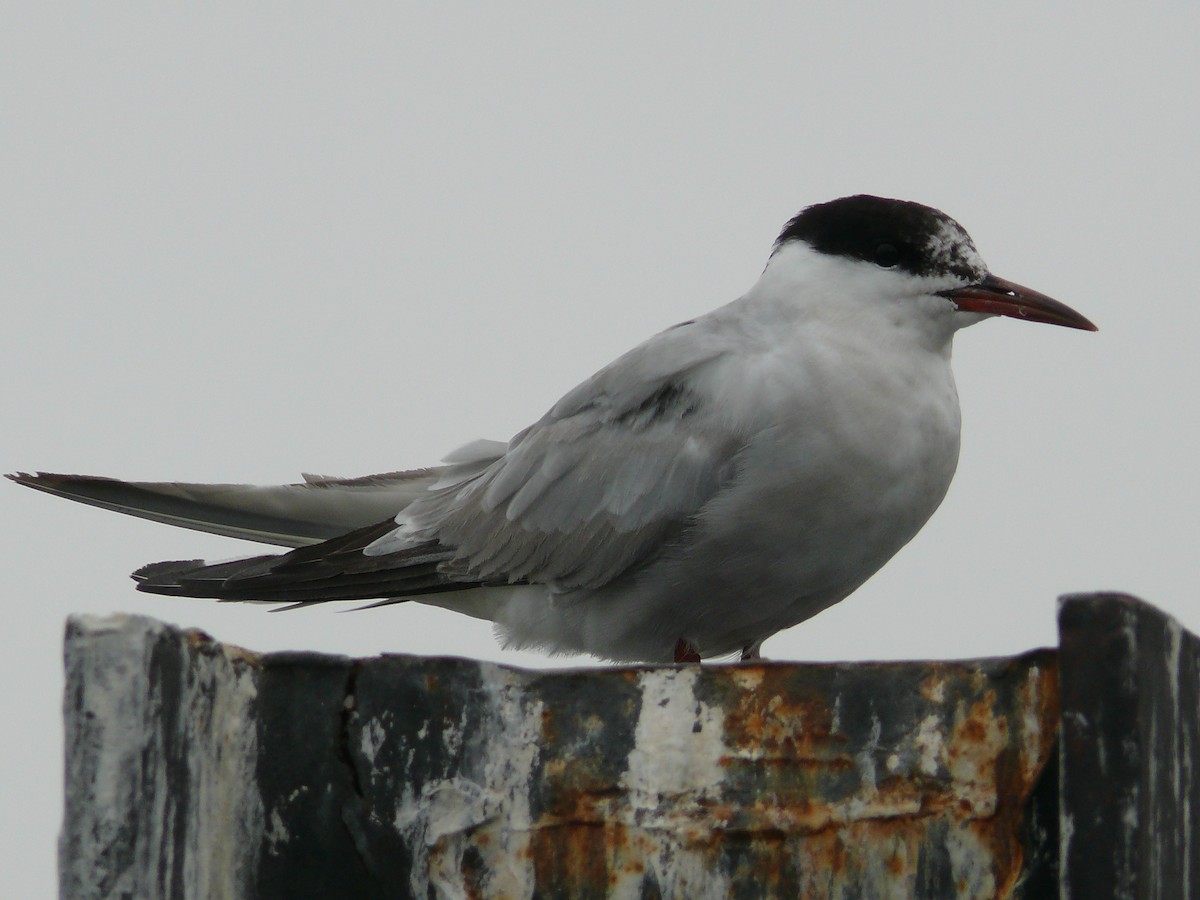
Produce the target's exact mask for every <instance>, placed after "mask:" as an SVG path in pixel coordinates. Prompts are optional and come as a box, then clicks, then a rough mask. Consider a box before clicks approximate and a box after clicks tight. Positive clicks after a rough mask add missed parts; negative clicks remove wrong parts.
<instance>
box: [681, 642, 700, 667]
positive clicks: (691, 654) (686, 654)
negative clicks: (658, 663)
mask: <svg viewBox="0 0 1200 900" xmlns="http://www.w3.org/2000/svg"><path fill="white" fill-rule="evenodd" d="M675 662H677V663H689V662H690V663H698V662H700V651H699V650H697V649H696V648H695V647H693V646H692V645H691V644H689V643H688V642H687V641H685V640H684V639H683V638H680V639H679V640H678V641H676V642H675Z"/></svg>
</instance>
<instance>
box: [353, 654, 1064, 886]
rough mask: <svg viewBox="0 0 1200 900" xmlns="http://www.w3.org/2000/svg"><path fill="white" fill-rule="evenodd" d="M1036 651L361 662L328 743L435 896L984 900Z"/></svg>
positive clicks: (997, 880) (1042, 699) (1046, 725)
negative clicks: (669, 664) (698, 660)
mask: <svg viewBox="0 0 1200 900" xmlns="http://www.w3.org/2000/svg"><path fill="white" fill-rule="evenodd" d="M1056 678H1057V672H1056V665H1055V656H1054V654H1053V653H1052V652H1049V651H1044V652H1037V653H1031V654H1027V655H1025V656H1022V657H1018V658H1015V659H1006V660H994V661H980V662H966V663H897V664H877V665H865V664H857V665H780V664H769V663H767V664H755V665H739V666H730V667H705V668H700V667H694V666H693V667H679V668H657V669H622V670H613V669H607V670H589V671H586V672H569V673H555V674H543V675H538V674H532V673H522V672H515V671H512V670H507V669H501V668H498V667H493V666H477V665H475V664H470V663H464V662H461V661H456V660H414V659H412V658H393V659H384V660H379V661H375V662H372V663H371V665H370V666H369V667H365V668H363V669H362V670H361V671H360V673H359V676H358V679H357V686H356V692H355V705H356V708H355V711H354V714H353V716H352V717H351V720H350V729H351V734H350V740H349V746H350V748H351V749H352V752H353V759H354V765H355V769H356V771H357V772H358V774H359V778H360V779H361V782H362V785H363V796H364V801H365V803H366V804H367V806H368V809H369V817H370V819H371V820H372V821H373V822H375V823H378V824H379V825H381V826H383V827H385V828H394V829H395V830H396V832H397V834H398V836H399V838H400V845H402V847H403V848H404V852H405V854H406V855H407V857H408V858H409V860H410V863H409V868H408V874H409V881H408V887H409V889H411V890H412V892H413V893H414V894H416V893H420V894H422V895H423V894H424V893H425V890H426V887H427V886H428V885H434V886H436V888H437V889H438V891H439V894H444V895H446V896H478V897H494V896H514V897H519V896H526V897H528V896H566V897H606V896H620V897H644V896H676V897H736V896H745V897H764V896H813V897H955V896H958V897H995V896H1008V895H1011V894H1012V893H1013V892H1014V888H1015V887H1016V886H1017V885H1018V883H1019V882H1020V880H1021V876H1022V873H1023V871H1024V865H1023V863H1024V856H1025V854H1024V848H1023V845H1022V835H1023V834H1024V832H1023V830H1022V827H1021V825H1022V817H1023V815H1024V813H1025V811H1026V801H1027V799H1028V797H1029V795H1030V792H1031V791H1032V789H1033V787H1034V784H1035V782H1036V780H1037V778H1038V776H1039V774H1040V773H1041V772H1042V770H1043V768H1044V767H1045V765H1046V762H1047V760H1048V758H1049V757H1050V755H1051V752H1052V748H1053V746H1054V741H1055V732H1056V723H1057V719H1058V698H1057V680H1056Z"/></svg>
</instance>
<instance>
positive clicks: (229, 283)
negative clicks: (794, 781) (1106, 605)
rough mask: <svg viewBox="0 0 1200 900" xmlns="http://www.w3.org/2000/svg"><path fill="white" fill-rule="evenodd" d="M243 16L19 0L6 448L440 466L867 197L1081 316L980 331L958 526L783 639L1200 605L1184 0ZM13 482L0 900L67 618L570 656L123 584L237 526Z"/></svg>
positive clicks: (1008, 630) (342, 642)
mask: <svg viewBox="0 0 1200 900" xmlns="http://www.w3.org/2000/svg"><path fill="white" fill-rule="evenodd" d="M227 6H228V8H227V9H226V10H224V11H221V10H219V9H217V8H215V7H212V6H208V7H206V8H205V9H204V10H203V11H198V10H193V11H190V12H186V13H185V12H180V11H177V10H173V11H165V10H163V9H160V8H156V9H153V10H150V9H143V10H141V11H133V10H131V7H129V6H127V5H126V6H122V7H120V10H119V11H118V9H117V8H116V7H113V6H107V5H96V6H82V5H79V6H75V7H71V6H58V5H55V6H51V5H49V4H26V3H7V4H4V5H3V6H0V9H2V10H3V21H2V22H0V77H2V78H3V88H4V89H3V110H2V116H3V122H4V127H3V131H2V133H0V141H2V142H3V143H2V145H0V146H2V148H3V149H2V154H3V155H2V161H3V165H2V166H0V221H2V226H0V227H2V229H3V232H2V234H0V275H2V281H0V284H2V287H0V290H2V291H3V295H4V297H5V301H4V318H3V325H2V332H0V342H2V346H0V366H2V367H3V391H2V392H0V404H2V409H0V416H2V418H0V421H3V423H4V424H3V434H4V439H3V441H2V442H0V451H2V452H0V468H3V469H4V470H6V471H13V470H19V469H24V470H32V469H42V470H48V471H65V472H86V473H92V474H104V475H112V476H117V477H124V478H131V479H140V480H190V481H246V482H264V483H265V482H281V481H291V480H295V479H296V477H297V476H298V474H299V473H300V472H301V471H309V472H316V473H321V474H331V475H360V474H366V473H370V472H377V471H387V470H393V469H398V468H410V467H416V466H420V465H426V464H430V463H432V462H434V461H436V460H437V459H439V458H440V456H441V455H442V454H444V453H445V452H447V451H449V450H451V449H453V448H454V447H456V446H458V445H460V444H462V443H464V442H466V441H468V440H471V439H474V438H476V437H491V438H507V437H509V436H510V435H511V434H513V433H514V432H516V431H517V430H519V429H520V428H522V427H524V426H525V425H526V424H528V423H529V422H530V421H532V420H533V419H534V418H536V417H538V416H540V415H541V414H542V413H543V412H544V411H545V409H546V408H548V407H549V406H550V405H551V404H552V403H553V402H554V401H555V400H556V399H557V398H558V397H559V396H560V395H561V394H562V393H563V392H565V391H566V390H567V389H569V388H570V387H572V386H574V385H575V384H577V383H578V382H579V381H581V380H582V379H583V378H585V377H586V376H588V375H589V374H591V373H592V372H593V371H595V370H596V369H597V368H599V367H600V366H602V365H603V364H605V363H607V362H608V361H609V360H610V359H612V358H613V357H615V356H616V355H618V354H619V353H621V352H623V351H624V350H626V349H628V348H629V347H631V346H632V345H634V344H635V343H637V342H639V341H640V340H642V339H643V338H645V337H647V336H649V335H650V334H652V333H654V332H656V331H658V330H660V329H662V328H664V327H666V326H668V325H671V324H673V323H675V322H677V321H680V320H682V319H685V318H688V317H690V316H693V315H695V314H698V313H701V312H704V311H707V310H708V309H711V308H713V307H715V306H718V305H720V304H722V303H725V302H727V301H729V300H731V299H733V298H735V297H736V296H738V295H739V294H740V293H742V292H743V291H744V290H745V289H746V288H748V287H749V286H750V285H751V284H752V283H753V282H754V280H755V279H756V277H757V276H758V273H759V271H760V270H761V268H762V265H763V263H764V261H765V259H766V255H767V253H768V251H769V249H770V246H771V242H772V240H773V239H774V238H775V236H776V234H777V233H778V231H779V228H780V226H781V225H782V224H783V222H784V221H785V220H786V219H788V218H789V217H790V216H791V215H792V214H794V213H795V212H796V211H797V210H798V209H799V208H801V207H802V206H805V205H807V204H809V203H814V202H819V201H823V200H828V199H831V198H834V197H837V196H841V195H844V194H849V193H859V192H870V193H878V194H883V195H886V196H894V197H902V198H906V199H913V200H919V201H921V202H924V203H928V204H931V205H933V206H937V207H939V208H941V209H944V210H945V211H946V212H948V213H949V214H950V215H952V216H954V217H955V218H957V219H958V220H959V221H960V222H962V223H963V224H964V225H965V226H966V228H967V229H968V230H969V231H970V232H971V234H972V235H973V236H974V238H975V240H976V243H977V245H978V246H979V248H980V250H981V251H982V253H983V256H984V258H985V259H986V260H987V261H988V263H989V265H990V266H991V268H992V270H993V271H994V272H995V273H997V274H999V275H1001V276H1003V277H1005V278H1009V279H1012V280H1015V281H1018V282H1021V283H1023V284H1027V285H1029V286H1031V287H1034V288H1037V289H1039V290H1041V291H1044V292H1046V293H1048V294H1050V295H1051V296H1054V297H1056V298H1058V299H1060V300H1062V301H1064V302H1066V303H1068V304H1070V305H1071V306H1074V307H1076V308H1077V309H1079V310H1080V311H1081V312H1083V313H1084V314H1085V315H1087V316H1089V317H1091V318H1092V319H1093V320H1094V321H1095V322H1096V323H1097V324H1098V325H1099V326H1100V332H1099V333H1097V334H1086V333H1083V332H1078V331H1069V330H1066V329H1060V328H1052V327H1049V326H1040V325H1030V324H1024V323H1019V322H1014V321H1011V320H1004V321H996V322H987V323H984V324H983V325H980V326H978V327H976V328H971V329H969V330H968V331H965V332H962V333H960V335H959V337H958V340H957V341H956V352H955V369H956V372H957V376H958V384H959V393H960V396H961V399H962V405H963V420H964V426H963V443H962V457H961V461H960V464H959V473H958V476H957V478H956V480H955V483H954V485H953V487H952V488H951V490H950V494H949V496H948V497H947V499H946V501H945V503H944V505H943V507H942V509H941V510H940V511H939V512H938V513H937V515H936V516H935V517H934V518H933V520H932V521H931V522H930V524H929V525H928V526H927V527H926V528H925V530H924V531H923V532H922V533H921V534H920V535H919V536H918V537H917V539H916V540H914V541H913V542H912V544H911V545H910V546H909V547H908V548H906V549H905V550H904V551H902V552H901V554H900V555H899V556H898V557H897V558H896V559H895V560H894V561H893V562H892V563H891V564H889V565H888V566H887V567H886V568H885V569H884V570H883V571H882V572H881V573H880V574H879V575H877V576H876V577H875V578H873V579H872V580H871V581H870V582H869V583H868V584H867V585H866V586H864V587H863V588H862V589H861V590H860V591H859V592H858V593H857V594H855V595H854V596H853V598H852V599H850V600H848V601H847V602H844V603H842V604H839V605H838V606H836V607H834V608H833V609H831V610H829V611H828V612H825V613H822V614H821V615H820V616H818V617H817V618H816V619H814V620H812V621H810V622H808V623H805V624H803V625H801V626H799V627H796V628H794V629H792V630H790V631H788V632H785V633H784V634H781V635H779V636H777V637H775V638H773V639H771V640H770V641H768V642H767V644H766V647H765V653H766V655H768V656H770V657H773V658H778V659H799V660H804V659H873V658H881V657H889V658H923V657H971V656H981V655H998V654H1011V653H1016V652H1019V651H1022V650H1025V649H1028V648H1030V647H1034V646H1039V645H1048V644H1053V643H1055V641H1056V634H1055V597H1056V596H1057V595H1059V594H1062V593H1066V592H1072V591H1086V590H1092V589H1110V588H1112V589H1122V590H1127V591H1131V592H1134V593H1137V594H1140V595H1141V596H1143V597H1144V598H1146V599H1147V600H1150V601H1152V602H1153V603H1155V604H1156V605H1158V606H1160V607H1161V608H1163V609H1165V610H1167V611H1169V612H1170V613H1172V614H1173V615H1175V616H1177V617H1178V618H1179V619H1180V620H1181V621H1182V622H1183V623H1184V624H1185V625H1187V626H1188V627H1190V628H1191V629H1193V630H1200V594H1198V593H1197V587H1196V579H1195V569H1196V565H1195V560H1196V555H1197V543H1198V541H1197V539H1198V538H1200V525H1198V511H1200V489H1198V487H1197V475H1196V459H1197V451H1198V447H1197V444H1198V438H1200V414H1198V413H1200V410H1198V406H1200V403H1198V401H1200V386H1198V381H1200V379H1198V376H1197V372H1198V368H1197V351H1196V335H1197V334H1198V333H1200V300H1198V298H1197V284H1196V274H1195V273H1196V266H1197V257H1198V254H1200V251H1198V249H1197V245H1198V241H1197V235H1198V229H1197V224H1196V222H1197V219H1196V211H1197V209H1200V187H1198V185H1200V181H1198V179H1197V160H1200V124H1198V120H1197V115H1198V113H1197V105H1196V91H1197V87H1198V86H1200V61H1198V60H1200V57H1198V55H1197V54H1196V52H1195V36H1196V34H1197V33H1198V29H1200V11H1198V9H1197V7H1196V6H1195V5H1194V4H1182V3H1180V4H1164V5H1162V6H1160V8H1158V9H1157V10H1147V9H1146V8H1144V7H1142V8H1138V9H1132V8H1128V7H1126V6H1125V5H1123V4H1108V5H1107V6H1105V5H1097V4H1095V3H1089V4H1077V5H1075V7H1074V8H1073V9H1060V10H1057V11H1056V10H1051V9H1047V8H1045V6H1044V5H1042V4H1028V5H1025V6H1023V7H1021V6H1018V5H1014V4H1007V5H1005V6H1004V11H1003V12H995V13H991V12H985V11H983V10H981V9H978V8H976V7H975V6H974V5H973V4H948V3H947V4H939V5H929V6H924V7H920V8H918V7H916V6H913V5H910V4H903V5H898V6H895V7H894V8H886V9H885V8H884V7H883V5H882V4H877V5H875V6H856V5H848V4H847V5H842V6H840V7H839V8H837V9H835V10H824V11H822V12H819V13H818V12H815V11H810V10H806V9H800V8H789V7H785V6H784V5H782V4H763V5H751V6H748V5H746V4H739V5H726V6H724V7H722V8H721V9H720V10H719V11H714V12H707V13H700V12H698V11H697V9H696V7H695V5H694V4H682V3H672V4H655V5H653V8H647V5H646V4H632V3H630V4H605V5H604V6H603V8H596V5H595V4H588V5H587V6H586V8H585V5H584V4H574V5H571V6H568V7H565V6H564V5H563V4H544V5H535V4H493V5H490V6H488V7H486V8H485V7H484V5H483V4H478V5H476V4H469V5H467V4H439V5H437V6H436V7H433V8H428V7H425V6H424V5H417V4H400V5H397V6H395V7H394V8H390V9H389V10H388V11H386V12H381V11H377V10H371V11H364V10H352V9H351V8H349V7H348V6H345V5H336V6H335V5H330V7H329V8H328V9H325V10H323V11H317V10H315V9H313V8H311V7H310V8H307V9H304V8H303V7H302V6H297V5H295V4H273V5H259V6H257V7H256V8H255V9H254V10H252V11H248V10H247V9H246V8H245V5H244V4H236V5H233V4H229V5H227ZM918 10H919V11H918ZM0 504H2V510H3V512H2V515H0V527H2V528H3V546H4V548H5V554H4V560H3V564H2V567H0V579H2V589H3V592H2V596H3V602H4V604H5V606H4V609H5V615H6V622H7V626H6V628H5V629H4V631H3V638H0V640H3V650H4V652H3V654H2V655H0V666H2V669H0V672H2V677H3V683H4V685H5V687H4V689H3V704H4V707H3V723H4V733H5V737H4V740H3V741H2V742H0V748H2V749H0V754H2V757H0V772H2V773H3V775H2V777H3V779H4V783H3V787H2V792H0V793H2V795H3V798H4V801H3V804H2V812H0V828H2V830H3V833H2V837H0V871H2V872H4V873H5V883H6V885H7V887H6V891H12V890H13V887H12V886H13V885H19V886H20V887H21V888H23V889H22V890H20V891H19V892H17V893H12V894H11V895H12V896H17V895H18V893H19V895H21V896H30V897H33V896H51V895H52V894H53V892H54V885H55V868H54V866H55V863H54V860H55V852H56V851H55V840H56V835H57V830H58V827H59V822H60V819H61V808H62V807H61V802H62V801H61V786H60V779H61V765H62V763H61V754H62V728H61V724H60V702H61V701H60V693H61V688H62V676H61V658H60V656H61V636H62V628H63V622H64V619H65V617H66V616H67V615H68V614H70V613H73V612H87V613H97V614H100V613H110V612H115V611H136V612H140V613H145V614H149V615H154V616H157V617H159V618H162V619H166V620H169V621H172V622H176V623H179V624H181V625H186V626H197V627H200V628H203V629H205V630H207V631H209V632H210V633H211V634H213V635H214V636H216V637H217V638H220V639H221V640H225V641H230V642H234V643H238V644H241V645H243V646H245V647H248V648H251V649H255V650H264V651H265V650H279V649H285V648H304V649H313V650H321V651H328V652H337V653H347V654H354V655H366V654H374V653H378V652H381V651H397V652H406V653H421V654H457V655H464V656H472V657H479V658H486V659H494V660H500V661H504V662H508V663H514V664H519V665H546V664H549V662H550V661H547V660H546V659H545V658H543V657H540V656H535V655H531V654H519V653H509V652H505V651H502V650H500V649H499V648H498V647H497V646H496V645H495V643H494V642H493V640H492V638H491V635H490V630H489V628H488V626H487V625H486V624H484V623H480V622H477V621H475V620H472V619H468V618H465V617H460V616H456V615H454V614H453V613H449V612H445V611H441V610H436V609H425V608H421V607H418V606H415V605H414V606H404V607H391V608H387V609H383V610H378V611H373V612H364V613H357V614H353V615H343V614H340V613H336V612H334V611H333V610H332V609H313V610H305V611H301V612H294V613H289V614H286V615H273V614H271V613H269V612H268V611H267V610H266V609H264V608H262V607H257V606H228V605H226V606H219V605H216V604H212V603H208V602H204V601H194V600H173V599H166V598H154V597H148V596H143V595H139V594H137V593H135V592H134V590H133V586H132V584H131V582H130V581H129V580H128V578H127V574H128V572H129V571H131V570H132V569H134V568H135V567H137V566H138V565H140V564H142V563H144V562H148V561H151V560H158V559H174V558H192V557H197V556H207V557H229V556H234V555H237V554H239V553H243V552H245V553H249V552H253V550H254V548H253V547H252V546H250V545H246V544H239V543H238V542H234V541H229V540H223V539H218V538H213V537H209V536H205V535H200V534H197V533H194V532H187V531H181V530H177V529H172V528H168V527H165V526H161V525H154V524H151V523H147V522H143V521H140V520H133V519H126V518H123V517H119V516H116V515H113V514H111V513H106V512H102V511H99V510H95V509H91V508H87V507H83V506H78V505H75V504H70V503H67V502H65V501H62V500H57V499H54V498H51V497H48V496H45V495H42V494H37V493H34V492H32V491H28V490H24V489H21V488H19V487H17V486H15V485H10V484H7V483H4V484H0ZM553 662H554V664H563V663H564V661H563V660H558V661H553ZM565 662H586V660H578V661H571V660H567V661H565Z"/></svg>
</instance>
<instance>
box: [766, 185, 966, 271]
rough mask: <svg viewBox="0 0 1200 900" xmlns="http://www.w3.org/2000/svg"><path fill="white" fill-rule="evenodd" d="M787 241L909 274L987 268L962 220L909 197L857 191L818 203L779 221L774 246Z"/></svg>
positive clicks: (777, 246)
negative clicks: (780, 227)
mask: <svg viewBox="0 0 1200 900" xmlns="http://www.w3.org/2000/svg"><path fill="white" fill-rule="evenodd" d="M790 241H804V242H806V243H807V244H808V245H809V246H811V247H812V248H813V249H814V250H816V251H817V252H819V253H828V254H830V255H833V256H845V257H849V258H851V259H861V260H866V261H867V262H872V263H875V264H876V265H879V266H881V267H883V268H888V269H890V268H899V269H903V270H904V271H906V272H910V273H912V274H913V275H943V274H950V273H952V274H955V275H959V276H961V277H963V278H966V279H969V280H974V279H978V278H981V277H983V276H984V275H985V274H986V272H987V269H986V267H985V266H984V264H983V260H982V259H980V257H979V253H978V251H976V250H975V246H974V245H973V244H972V243H971V238H970V236H968V234H967V232H966V231H965V230H964V229H963V227H962V226H961V225H959V224H958V223H957V222H955V221H954V220H953V219H952V218H950V217H949V216H948V215H946V214H945V213H944V212H941V211H940V210H936V209H934V208H933V207H930V206H923V205H921V204H920V203H913V202H911V201H908V200H889V199H887V198H885V197H872V196H870V195H869V194H858V195H856V196H854V197H842V198H841V199H840V200H831V201H829V202H828V203H818V204H817V205H815V206H810V207H808V208H807V209H805V210H803V211H802V212H800V213H799V214H798V215H797V216H796V217H795V218H793V219H792V220H791V221H790V222H788V223H787V225H785V226H784V229H783V231H782V232H781V233H780V235H779V238H778V239H777V240H776V241H775V249H776V250H778V249H779V248H780V247H782V246H783V245H784V244H787V243H788V242H790Z"/></svg>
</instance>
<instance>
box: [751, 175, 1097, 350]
mask: <svg viewBox="0 0 1200 900" xmlns="http://www.w3.org/2000/svg"><path fill="white" fill-rule="evenodd" d="M793 245H799V246H802V247H805V248H807V250H808V251H811V253H812V254H815V256H813V257H812V258H814V259H822V260H825V261H836V262H837V263H838V264H839V273H840V275H839V277H841V278H843V279H844V280H845V281H846V285H847V287H848V289H850V290H860V289H861V292H862V293H863V294H865V295H875V294H878V295H882V296H887V297H889V298H895V299H897V300H898V301H900V302H906V301H907V299H908V298H920V302H921V303H922V304H923V308H924V309H925V310H927V311H931V312H932V313H933V314H934V315H936V317H937V318H938V319H940V320H942V321H945V322H946V323H947V324H949V325H950V326H951V327H952V328H955V329H956V328H960V327H962V326H963V325H968V324H971V323H973V322H976V321H979V319H980V317H981V316H980V314H982V316H1009V317H1011V318H1014V319H1024V320H1026V321H1029V322H1046V323H1048V324H1051V325H1063V326H1066V327H1068V328H1080V329H1084V330H1086V331H1095V330H1096V326H1095V325H1093V324H1092V323H1091V322H1090V321H1088V320H1087V319H1086V318H1085V317H1084V316H1082V315H1080V314H1079V313H1077V312H1076V311H1075V310H1073V309H1071V308H1070V307H1069V306H1067V305H1065V304H1063V303H1059V302H1058V301H1057V300H1054V299H1052V298H1050V297H1047V296H1046V295H1045V294H1042V293H1039V292H1038V291H1035V290H1031V289H1030V288H1026V287H1022V286H1021V285H1019V284H1015V283H1014V282H1011V281H1006V280H1005V279H1003V278H998V277H996V276H995V275H992V274H991V273H990V272H989V271H988V269H987V266H986V265H985V264H984V262H983V258H982V257H981V256H980V255H979V251H978V250H976V249H975V244H974V243H973V242H972V241H971V236H970V235H968V234H967V232H966V230H965V229H964V228H963V227H962V226H961V225H959V224H958V223H957V222H956V221H954V219H952V218H950V217H949V216H948V215H946V214H945V213H943V212H941V211H940V210H936V209H933V208H932V207H929V206H922V205H921V204H920V203H912V202H910V201H907V200H889V199H886V198H883V197H872V196H869V195H866V194H859V195H857V196H854V197H842V198H841V199H839V200H831V201H830V202H828V203H820V204H817V205H815V206H810V207H808V208H807V209H805V210H803V211H802V212H801V213H799V214H798V215H797V216H796V217H795V218H793V219H792V220H791V221H790V222H788V223H787V225H786V226H784V229H783V231H782V232H781V233H780V235H779V238H778V239H777V240H776V242H775V249H774V251H773V252H772V259H774V258H775V257H776V256H777V255H779V254H780V252H781V251H783V250H785V249H786V248H789V247H791V246H793ZM929 298H938V299H936V300H934V299H929ZM939 300H940V301H944V302H945V306H944V307H942V306H940V304H939ZM963 313H966V314H971V313H974V314H976V315H961V314H963Z"/></svg>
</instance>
